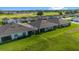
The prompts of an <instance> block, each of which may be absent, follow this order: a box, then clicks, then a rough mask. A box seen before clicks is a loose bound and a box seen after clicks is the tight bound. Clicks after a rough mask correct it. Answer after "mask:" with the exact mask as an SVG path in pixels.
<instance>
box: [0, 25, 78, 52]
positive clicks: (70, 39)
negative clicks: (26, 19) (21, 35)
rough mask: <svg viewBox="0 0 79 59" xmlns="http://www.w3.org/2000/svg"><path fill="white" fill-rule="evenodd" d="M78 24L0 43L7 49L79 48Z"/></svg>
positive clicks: (1, 46) (45, 49) (0, 46)
mask: <svg viewBox="0 0 79 59" xmlns="http://www.w3.org/2000/svg"><path fill="white" fill-rule="evenodd" d="M78 29H79V25H78V24H72V25H71V26H69V27H66V28H60V29H57V30H54V31H50V32H46V33H41V34H39V35H33V36H31V37H28V38H25V39H21V40H16V41H12V42H9V43H5V44H2V45H0V50H5V51H6V50H7V51H28V50H30V51H51V50H53V51H64V50H66V51H69V50H70V51H72V50H79V30H78Z"/></svg>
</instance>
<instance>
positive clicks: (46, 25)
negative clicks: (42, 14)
mask: <svg viewBox="0 0 79 59" xmlns="http://www.w3.org/2000/svg"><path fill="white" fill-rule="evenodd" d="M30 25H32V26H33V27H34V28H37V31H36V33H40V32H46V31H49V30H52V29H54V27H57V26H58V25H57V24H55V23H51V22H49V21H47V20H43V19H42V18H39V19H37V20H36V21H34V22H32V23H30Z"/></svg>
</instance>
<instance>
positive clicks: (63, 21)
mask: <svg viewBox="0 0 79 59" xmlns="http://www.w3.org/2000/svg"><path fill="white" fill-rule="evenodd" d="M47 20H48V21H49V22H51V23H56V24H58V26H59V27H62V26H63V27H66V26H69V25H70V24H71V22H69V21H68V20H66V19H65V18H62V17H61V16H60V17H58V16H50V17H49V18H48V19H47Z"/></svg>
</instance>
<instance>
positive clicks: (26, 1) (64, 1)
mask: <svg viewBox="0 0 79 59" xmlns="http://www.w3.org/2000/svg"><path fill="white" fill-rule="evenodd" d="M0 7H79V0H0Z"/></svg>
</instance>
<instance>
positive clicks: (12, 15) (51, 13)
mask: <svg viewBox="0 0 79 59" xmlns="http://www.w3.org/2000/svg"><path fill="white" fill-rule="evenodd" d="M48 15H59V13H58V12H44V16H48ZM35 16H37V15H36V13H35V12H31V13H24V14H0V19H2V18H3V17H8V18H13V17H17V18H21V17H35Z"/></svg>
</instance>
